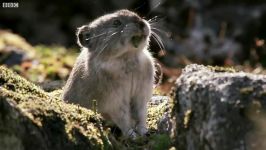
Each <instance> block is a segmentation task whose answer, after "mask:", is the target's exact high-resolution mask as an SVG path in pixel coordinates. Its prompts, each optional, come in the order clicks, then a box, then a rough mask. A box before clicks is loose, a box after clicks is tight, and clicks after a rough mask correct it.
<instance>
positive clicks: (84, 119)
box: [0, 66, 170, 150]
mask: <svg viewBox="0 0 266 150" xmlns="http://www.w3.org/2000/svg"><path fill="white" fill-rule="evenodd" d="M163 104H164V103H163ZM164 105H166V104H164ZM155 107H157V106H154V107H150V108H149V116H151V118H152V119H151V118H148V120H149V123H148V124H149V126H150V127H151V129H153V130H155V131H156V127H155V124H154V123H156V122H158V120H159V119H160V117H161V116H162V115H163V113H162V110H163V109H165V111H166V107H163V106H162V105H158V107H160V113H154V114H153V110H157V109H156V108H155ZM168 110H169V109H168ZM156 115H157V117H156ZM151 122H152V123H151ZM158 135H160V134H159V133H155V134H154V136H158ZM161 135H162V136H160V137H166V138H167V139H170V138H169V136H168V135H165V134H161ZM154 136H150V137H145V140H144V142H136V141H133V140H128V141H126V142H125V140H124V141H120V140H117V137H115V136H114V135H113V134H112V133H111V131H110V128H109V127H107V126H106V122H105V121H104V120H103V119H102V117H101V116H100V115H99V114H97V113H96V112H94V111H92V110H89V109H85V108H82V107H80V106H78V105H73V104H68V103H65V102H64V101H62V100H61V99H60V98H59V97H58V96H55V94H53V93H47V92H45V91H43V90H42V89H41V88H39V87H37V86H36V85H34V84H33V83H30V82H28V81H27V80H25V79H24V78H22V77H20V76H19V75H17V74H15V73H13V72H12V71H10V70H9V69H7V68H5V67H1V66H0V137H1V138H0V146H1V147H0V149H10V150H13V149H16V150H17V149H19V150H20V149H22V150H23V149H27V150H31V149H32V150H33V149H34V150H36V149H42V150H45V149H53V150H56V149H128V145H131V146H133V147H134V146H136V145H135V144H137V146H138V148H144V147H145V148H147V147H148V148H151V147H152V146H151V145H150V144H151V143H153V145H154V143H157V142H156V141H155V140H156V138H154ZM140 139H142V138H140ZM157 139H159V138H157ZM160 140H161V139H160ZM161 143H162V142H161ZM164 143H167V145H164V147H168V146H169V143H170V142H169V143H168V142H164ZM137 146H136V147H137ZM157 147H162V146H157Z"/></svg>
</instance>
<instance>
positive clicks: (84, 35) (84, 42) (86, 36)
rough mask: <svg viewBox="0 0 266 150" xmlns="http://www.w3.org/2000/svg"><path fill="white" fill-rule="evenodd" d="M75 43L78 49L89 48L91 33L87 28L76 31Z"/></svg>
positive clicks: (83, 27)
mask: <svg viewBox="0 0 266 150" xmlns="http://www.w3.org/2000/svg"><path fill="white" fill-rule="evenodd" d="M76 35H77V43H78V45H79V46H80V47H87V48H90V45H91V44H90V41H91V40H90V39H91V33H90V31H89V28H88V27H87V26H82V27H79V28H78V29H77V32H76Z"/></svg>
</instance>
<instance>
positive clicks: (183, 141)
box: [175, 65, 266, 150]
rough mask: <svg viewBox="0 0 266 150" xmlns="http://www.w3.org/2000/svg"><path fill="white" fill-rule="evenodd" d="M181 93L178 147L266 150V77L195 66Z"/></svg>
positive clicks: (183, 77)
mask: <svg viewBox="0 0 266 150" xmlns="http://www.w3.org/2000/svg"><path fill="white" fill-rule="evenodd" d="M175 94H176V96H175V110H176V111H175V113H176V141H175V146H176V148H177V149H182V150H229V149H235V150H249V149H252V150H254V149H255V150H258V149H266V143H265V141H266V130H265V125H266V76H264V75H255V74H249V73H244V72H235V71H234V70H233V69H228V68H220V67H206V66H202V65H189V66H187V67H186V68H185V69H184V70H183V73H182V75H181V76H180V78H179V79H178V80H177V82H176V91H175Z"/></svg>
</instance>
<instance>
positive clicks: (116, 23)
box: [113, 20, 122, 27]
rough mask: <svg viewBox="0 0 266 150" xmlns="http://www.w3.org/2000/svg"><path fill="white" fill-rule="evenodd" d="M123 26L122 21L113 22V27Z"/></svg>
mask: <svg viewBox="0 0 266 150" xmlns="http://www.w3.org/2000/svg"><path fill="white" fill-rule="evenodd" d="M121 24H122V23H121V21H120V20H114V22H113V25H114V26H115V27H119V26H120V25H121Z"/></svg>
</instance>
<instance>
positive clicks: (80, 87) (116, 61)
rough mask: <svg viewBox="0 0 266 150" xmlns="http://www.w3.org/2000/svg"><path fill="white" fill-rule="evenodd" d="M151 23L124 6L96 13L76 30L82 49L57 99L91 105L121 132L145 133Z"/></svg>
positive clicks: (150, 81)
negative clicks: (94, 102)
mask: <svg viewBox="0 0 266 150" xmlns="http://www.w3.org/2000/svg"><path fill="white" fill-rule="evenodd" d="M150 35H151V27H150V25H149V23H148V21H146V20H144V19H142V18H141V17H139V16H138V15H137V14H136V13H134V12H132V11H129V10H119V11H116V12H114V13H110V14H106V15H104V16H101V17H99V18H97V19H95V20H94V21H92V22H91V23H89V24H86V25H83V26H81V27H80V28H78V30H77V43H78V44H79V46H81V47H82V48H81V49H82V50H81V53H80V55H79V56H78V58H77V60H76V62H75V64H74V67H73V69H72V71H71V73H70V76H69V78H68V80H67V83H66V85H65V87H64V90H63V95H62V96H63V97H62V98H63V100H65V101H68V102H71V103H75V104H79V105H81V106H83V107H86V108H89V109H92V107H93V100H96V102H97V110H98V112H100V113H101V114H102V116H103V117H104V118H106V119H108V120H111V121H112V122H114V123H115V124H116V125H117V126H118V127H119V128H120V129H121V131H122V133H123V135H125V136H136V135H137V134H139V135H144V134H145V133H146V132H147V125H146V118H147V102H148V100H149V99H150V98H151V96H152V89H153V82H154V74H155V67H154V61H153V58H152V56H151V53H150V52H149V51H148V49H147V48H148V46H149V39H150Z"/></svg>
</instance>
